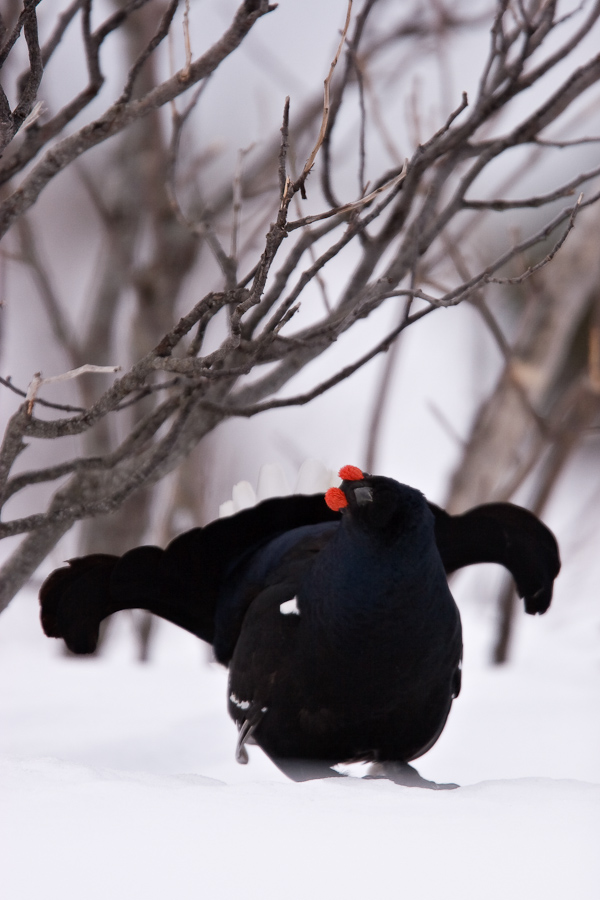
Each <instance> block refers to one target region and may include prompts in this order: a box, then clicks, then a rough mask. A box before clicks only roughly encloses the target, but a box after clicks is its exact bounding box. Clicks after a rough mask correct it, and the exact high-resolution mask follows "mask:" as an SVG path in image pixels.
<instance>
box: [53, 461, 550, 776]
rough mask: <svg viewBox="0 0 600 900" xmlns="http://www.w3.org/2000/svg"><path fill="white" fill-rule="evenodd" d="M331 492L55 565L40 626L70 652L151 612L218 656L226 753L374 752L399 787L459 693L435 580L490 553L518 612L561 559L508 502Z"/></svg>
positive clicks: (288, 756)
mask: <svg viewBox="0 0 600 900" xmlns="http://www.w3.org/2000/svg"><path fill="white" fill-rule="evenodd" d="M340 477H341V478H342V479H343V481H342V484H341V487H339V488H331V489H330V490H329V491H327V493H326V495H325V496H324V495H323V494H316V495H312V496H302V495H294V496H288V497H280V498H273V499H270V500H265V501H264V502H262V503H260V504H259V505H257V506H255V507H253V508H251V509H246V510H243V511H242V512H239V513H237V514H236V515H233V516H230V517H228V518H225V519H219V520H217V521H215V522H212V523H211V524H210V525H207V526H206V527H205V528H194V529H193V530H192V531H188V532H186V533H185V534H182V535H180V536H179V537H177V538H175V540H173V541H172V542H171V543H170V544H169V546H168V547H167V548H166V550H162V549H160V548H159V547H153V546H146V547H137V548H136V549H134V550H130V551H129V552H128V553H125V554H124V555H123V556H121V557H117V556H108V555H100V554H98V555H92V556H85V557H82V558H79V559H73V560H70V561H69V565H68V567H63V568H60V569H57V570H55V571H54V572H53V573H52V574H51V575H50V576H49V577H48V578H47V579H46V581H45V582H44V584H43V586H42V588H41V591H40V603H41V619H42V625H43V628H44V631H45V633H46V634H47V635H48V636H50V637H62V638H64V640H65V641H66V643H67V646H68V647H69V648H70V649H71V650H72V651H73V652H75V653H90V652H92V651H93V650H94V649H95V647H96V642H97V640H98V628H99V625H100V622H101V621H102V620H103V619H104V618H106V616H109V615H111V614H112V613H114V612H117V611H118V610H123V609H134V608H141V609H146V610H150V612H152V613H155V614H156V615H158V616H162V617H163V618H165V619H168V620H169V621H171V622H174V623H175V624H176V625H180V626H181V627H182V628H185V629H187V630H188V631H190V632H192V634H195V635H197V636H198V637H199V638H202V639H203V640H205V641H208V642H209V643H210V644H212V645H213V648H214V652H215V656H216V658H217V660H218V661H219V662H221V663H223V664H224V665H226V666H228V667H229V713H230V715H231V716H232V718H233V719H234V721H235V722H236V724H237V726H238V729H239V741H238V748H237V758H238V760H239V761H240V762H246V761H247V758H248V757H247V753H246V749H245V744H246V743H256V744H258V745H259V746H260V747H261V748H262V749H263V750H264V752H265V753H266V754H267V755H268V756H269V757H270V758H271V759H272V760H273V761H274V762H275V763H276V765H278V766H279V767H280V768H281V769H282V770H283V771H284V772H286V773H287V774H288V775H290V777H292V778H294V779H296V780H303V779H304V778H309V777H318V776H323V775H333V774H337V773H335V772H334V771H333V770H332V766H334V765H336V764H338V763H342V762H351V761H359V760H363V761H372V762H374V763H379V764H381V766H382V767H383V769H384V771H385V773H386V774H387V775H389V776H390V777H394V778H395V780H398V781H400V782H402V783H419V776H418V774H417V773H416V772H415V771H414V770H413V769H412V768H411V767H409V766H408V765H407V764H408V763H409V761H410V760H413V759H416V758H417V757H419V756H421V755H422V754H424V753H426V751H427V750H428V749H429V748H430V747H431V746H432V745H433V744H434V743H435V741H436V740H437V739H438V737H439V736H440V734H441V732H442V730H443V728H444V725H445V723H446V719H447V717H448V713H449V711H450V707H451V704H452V701H453V699H454V698H455V697H457V696H458V693H459V691H460V678H461V671H460V667H461V657H462V637H461V624H460V616H459V612H458V608H457V606H456V604H455V602H454V600H453V598H452V595H451V593H450V590H449V588H448V582H447V577H446V576H447V575H448V574H449V573H450V572H453V571H454V570H455V569H458V568H461V567H462V566H468V565H471V564H473V563H480V562H494V563H500V564H501V565H503V566H505V567H506V568H507V569H508V570H509V572H510V573H511V574H512V576H513V578H514V580H515V583H516V587H517V590H518V592H519V595H520V596H521V597H523V598H524V601H525V610H526V612H528V613H531V614H535V613H543V612H545V611H546V610H547V609H548V606H549V605H550V600H551V597H552V587H553V580H554V578H555V577H556V575H557V574H558V571H559V569H560V560H559V555H558V547H557V544H556V540H555V539H554V536H553V535H552V533H551V532H550V531H549V530H548V529H547V528H546V527H545V525H543V524H542V523H541V522H540V521H539V520H538V519H537V518H536V517H535V516H534V515H533V514H532V513H530V512H528V511H527V510H525V509H521V508H520V507H517V506H513V505H511V504H508V503H489V504H485V505H483V506H478V507H476V508H474V509H472V510H470V511H468V512H467V513H465V514H464V515H459V516H450V515H448V513H446V512H444V511H443V510H442V509H440V508H439V507H437V506H435V505H434V504H432V503H428V501H427V500H426V499H425V497H424V496H423V495H422V494H421V493H420V492H419V491H418V490H415V489H414V488H412V487H408V486H407V485H404V484H399V483H398V482H396V481H393V480H392V479H390V478H384V477H378V476H371V475H367V474H365V473H363V472H361V471H360V469H357V468H356V467H355V466H344V468H343V469H341V470H340Z"/></svg>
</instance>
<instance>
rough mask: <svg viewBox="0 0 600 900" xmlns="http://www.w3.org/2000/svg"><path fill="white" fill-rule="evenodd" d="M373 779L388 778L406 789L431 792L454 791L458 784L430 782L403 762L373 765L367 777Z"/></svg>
mask: <svg viewBox="0 0 600 900" xmlns="http://www.w3.org/2000/svg"><path fill="white" fill-rule="evenodd" d="M365 778H367V779H371V778H373V779H374V778H387V779H388V781H393V782H394V784H401V785H403V786H404V787H419V788H426V789H427V790H430V791H453V790H455V789H456V788H457V787H459V785H458V784H452V783H450V784H438V783H437V782H436V781H428V780H427V779H426V778H423V777H422V776H421V775H419V773H418V772H417V770H416V769H415V768H414V766H409V765H408V763H402V762H376V763H372V764H371V766H370V768H369V774H368V775H366V776H365Z"/></svg>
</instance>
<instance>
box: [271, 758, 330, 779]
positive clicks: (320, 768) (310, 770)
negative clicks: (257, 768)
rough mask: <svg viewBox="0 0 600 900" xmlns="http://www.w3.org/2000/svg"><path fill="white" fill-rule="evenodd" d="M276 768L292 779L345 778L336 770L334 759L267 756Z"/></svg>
mask: <svg viewBox="0 0 600 900" xmlns="http://www.w3.org/2000/svg"><path fill="white" fill-rule="evenodd" d="M269 758H270V760H271V761H272V762H273V763H275V765H276V766H277V768H278V769H279V770H280V771H281V772H283V774H284V775H287V777H288V778H291V779H292V781H313V780H315V779H319V778H345V777H346V776H345V775H343V774H342V773H341V772H336V770H335V769H334V768H332V767H333V766H335V765H336V764H337V763H336V760H333V761H332V762H330V761H329V760H321V759H283V758H281V757H274V756H271V757H269Z"/></svg>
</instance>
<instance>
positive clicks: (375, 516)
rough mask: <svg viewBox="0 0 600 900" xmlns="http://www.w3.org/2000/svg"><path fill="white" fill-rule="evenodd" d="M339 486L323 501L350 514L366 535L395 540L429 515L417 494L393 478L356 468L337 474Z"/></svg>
mask: <svg viewBox="0 0 600 900" xmlns="http://www.w3.org/2000/svg"><path fill="white" fill-rule="evenodd" d="M339 476H340V478H341V479H342V483H341V485H340V487H337V488H329V490H328V491H327V493H326V494H325V502H326V503H327V505H328V506H329V508H330V509H333V510H336V511H340V512H342V513H343V514H346V515H349V516H350V517H351V518H352V520H353V522H356V524H357V525H359V527H362V528H364V529H366V530H368V531H369V532H371V533H373V532H376V533H379V534H380V535H385V536H386V537H387V538H389V539H394V538H395V537H396V536H398V534H399V533H400V532H406V531H407V530H411V529H412V528H413V527H415V526H418V525H420V524H421V523H422V522H423V520H424V518H426V519H429V518H432V517H431V513H430V511H429V508H428V506H427V501H426V500H425V498H424V497H423V495H422V494H421V492H420V491H417V490H415V488H411V487H408V485H405V484H400V483H399V482H398V481H394V480H393V479H392V478H385V477H383V476H380V475H368V474H367V473H366V472H362V471H361V470H360V469H359V468H357V467H356V466H343V467H342V468H341V469H340V471H339Z"/></svg>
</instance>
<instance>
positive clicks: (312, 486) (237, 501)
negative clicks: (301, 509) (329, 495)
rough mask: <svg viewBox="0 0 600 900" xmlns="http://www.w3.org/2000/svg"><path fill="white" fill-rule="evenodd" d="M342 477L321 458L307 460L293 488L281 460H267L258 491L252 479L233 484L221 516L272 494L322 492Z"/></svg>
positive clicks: (254, 503)
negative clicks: (272, 461) (289, 483)
mask: <svg viewBox="0 0 600 900" xmlns="http://www.w3.org/2000/svg"><path fill="white" fill-rule="evenodd" d="M339 481H340V480H339V478H338V477H337V476H336V475H335V473H334V472H333V471H332V470H331V469H327V468H326V467H325V466H324V465H323V463H321V462H319V461H318V460H317V459H306V460H305V461H304V462H303V463H302V465H301V466H300V471H299V472H298V477H297V478H296V484H295V485H294V490H293V491H290V488H289V485H288V482H287V479H286V477H285V473H284V471H283V469H282V468H281V466H279V465H278V464H277V463H266V464H265V465H264V466H262V467H261V470H260V472H259V475H258V486H257V489H256V491H254V488H253V487H252V485H251V484H250V482H249V481H238V483H237V484H235V485H234V486H233V490H232V494H231V500H226V501H225V502H224V503H221V505H220V506H219V518H220V519H223V518H225V517H226V516H232V515H233V514H234V513H237V512H239V511H240V510H242V509H247V508H248V507H249V506H255V505H256V504H257V503H260V502H261V501H262V500H267V499H268V498H269V497H285V496H287V495H288V494H290V493H294V494H319V493H323V494H324V493H325V491H326V490H327V489H328V488H330V487H334V486H335V485H337V484H339Z"/></svg>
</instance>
